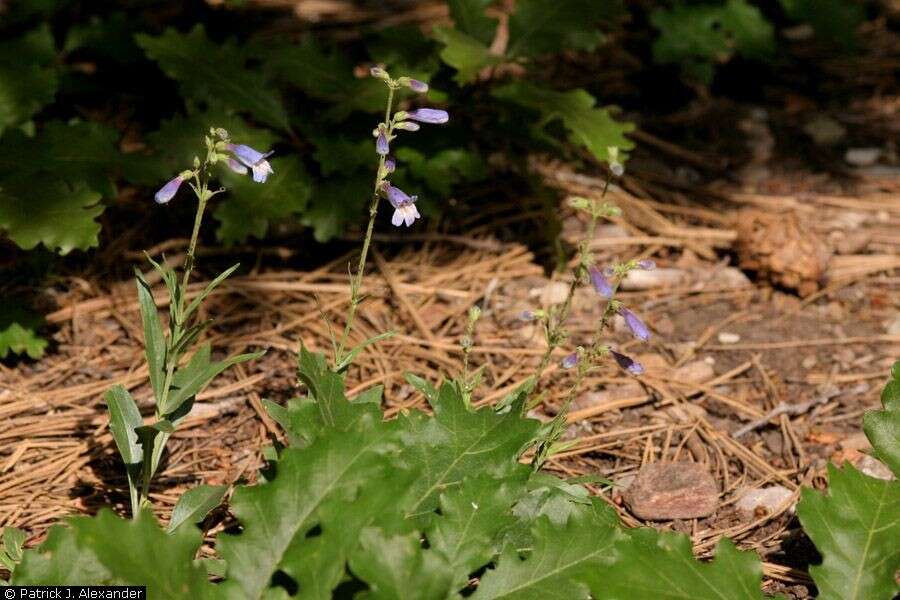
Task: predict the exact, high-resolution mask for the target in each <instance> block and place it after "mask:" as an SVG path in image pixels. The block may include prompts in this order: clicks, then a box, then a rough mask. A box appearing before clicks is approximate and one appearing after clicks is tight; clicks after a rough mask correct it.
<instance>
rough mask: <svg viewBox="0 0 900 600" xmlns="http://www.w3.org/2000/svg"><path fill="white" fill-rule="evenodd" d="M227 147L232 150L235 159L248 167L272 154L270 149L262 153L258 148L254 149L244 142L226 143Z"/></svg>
mask: <svg viewBox="0 0 900 600" xmlns="http://www.w3.org/2000/svg"><path fill="white" fill-rule="evenodd" d="M228 149H229V150H231V151H232V152H234V155H235V156H236V157H237V159H238V160H239V161H241V162H242V163H244V164H245V165H247V166H248V167H253V166H254V165H256V164H259V163H260V162H261V161H262V160H263V159H265V158H266V157H268V156H270V155H271V154H272V152H271V151H270V152H266V153H262V152H260V151H259V150H254V149H253V148H251V147H250V146H247V145H245V144H228Z"/></svg>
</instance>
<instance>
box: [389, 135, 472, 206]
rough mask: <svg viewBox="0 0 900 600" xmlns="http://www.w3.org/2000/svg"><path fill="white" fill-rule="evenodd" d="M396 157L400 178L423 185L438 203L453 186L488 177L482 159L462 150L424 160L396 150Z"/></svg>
mask: <svg viewBox="0 0 900 600" xmlns="http://www.w3.org/2000/svg"><path fill="white" fill-rule="evenodd" d="M396 156H397V161H398V163H399V169H398V173H400V175H401V176H402V175H405V174H408V176H409V177H410V178H412V179H414V180H416V181H422V182H424V183H425V185H426V187H427V188H428V189H429V190H431V191H432V192H434V193H436V194H437V195H438V196H439V197H440V198H441V199H445V198H448V197H449V196H450V195H451V194H452V192H453V186H454V185H455V184H458V183H470V182H477V181H483V180H485V179H486V178H487V176H488V169H487V166H486V165H485V164H484V159H483V158H482V157H480V156H478V155H477V154H475V153H474V152H470V151H468V150H463V149H462V148H449V149H446V150H439V151H438V152H435V153H433V154H429V155H428V156H426V155H425V154H423V153H421V152H419V151H418V150H414V149H413V148H408V147H405V148H400V149H398V150H397V152H396ZM395 178H396V177H395Z"/></svg>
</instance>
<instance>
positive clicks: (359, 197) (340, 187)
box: [301, 173, 386, 242]
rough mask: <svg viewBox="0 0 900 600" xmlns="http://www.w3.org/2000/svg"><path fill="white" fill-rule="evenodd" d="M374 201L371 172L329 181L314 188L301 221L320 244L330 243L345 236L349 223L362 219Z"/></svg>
mask: <svg viewBox="0 0 900 600" xmlns="http://www.w3.org/2000/svg"><path fill="white" fill-rule="evenodd" d="M371 199H372V179H371V176H370V175H369V174H368V173H365V174H362V173H358V174H352V175H350V176H345V177H333V178H328V179H326V180H325V181H323V182H321V183H320V184H318V185H317V186H315V189H313V192H312V196H311V197H310V199H309V208H307V210H306V212H305V213H304V214H303V216H302V219H301V221H302V223H303V224H304V225H306V226H307V227H312V228H313V237H315V239H316V241H317V242H327V241H328V240H330V239H332V238H334V237H336V236H339V235H340V234H341V233H343V232H344V228H345V227H346V226H347V223H350V222H353V221H356V220H357V219H360V218H361V217H362V214H363V207H364V206H367V205H368V203H369V201H370V200H371ZM385 204H386V203H385Z"/></svg>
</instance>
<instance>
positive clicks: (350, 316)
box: [334, 85, 394, 365]
mask: <svg viewBox="0 0 900 600" xmlns="http://www.w3.org/2000/svg"><path fill="white" fill-rule="evenodd" d="M393 104H394V87H393V86H392V85H389V86H388V98H387V106H386V107H385V109H384V122H385V124H386V125H387V128H388V129H387V134H386V135H387V136H388V138H390V135H391V132H392V131H393V123H392V122H391V109H392V108H393ZM386 159H387V156H385V155H382V156H381V158H380V159H379V160H378V172H377V173H376V174H375V186H374V189H373V190H372V202H371V204H370V205H369V225H368V226H367V227H366V237H365V238H363V246H362V251H361V252H360V255H359V263H358V264H357V266H356V275H354V276H351V279H350V309H349V311H348V313H347V323H346V325H344V332H343V333H342V334H341V341H340V343H339V344H338V347H337V351H336V352H335V355H334V364H336V365H337V364H340V362H341V361H342V360H343V358H344V347H345V346H346V345H347V341H348V339H349V338H350V332H351V331H352V329H353V321H354V319H355V318H356V309H357V307H359V303H360V301H361V299H360V295H359V291H360V289H362V280H363V275H364V274H365V268H366V258H367V257H368V255H369V245H370V244H371V242H372V233H373V231H374V230H375V217H376V215H378V203H379V201H380V200H381V194H380V189H381V184H382V183H383V182H384V176H385V174H386V173H385V168H384V161H385V160H386Z"/></svg>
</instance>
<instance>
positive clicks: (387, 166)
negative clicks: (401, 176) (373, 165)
mask: <svg viewBox="0 0 900 600" xmlns="http://www.w3.org/2000/svg"><path fill="white" fill-rule="evenodd" d="M396 168H397V161H396V160H394V157H393V156H388V157H387V158H385V159H384V170H385V171H387V172H388V173H393V172H394V170H395V169H396Z"/></svg>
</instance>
